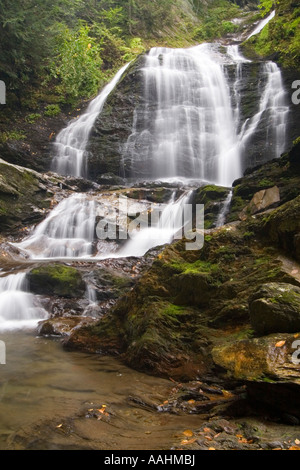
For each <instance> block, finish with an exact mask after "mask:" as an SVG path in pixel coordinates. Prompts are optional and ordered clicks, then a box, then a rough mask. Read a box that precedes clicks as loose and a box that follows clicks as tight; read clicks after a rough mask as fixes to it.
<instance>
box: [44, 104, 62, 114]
mask: <svg viewBox="0 0 300 470" xmlns="http://www.w3.org/2000/svg"><path fill="white" fill-rule="evenodd" d="M59 113H60V107H59V105H58V104H48V106H46V108H45V112H44V114H45V116H48V117H54V116H57V115H58V114H59Z"/></svg>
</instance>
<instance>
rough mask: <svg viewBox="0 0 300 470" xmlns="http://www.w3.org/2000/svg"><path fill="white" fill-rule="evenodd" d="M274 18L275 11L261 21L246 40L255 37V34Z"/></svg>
mask: <svg viewBox="0 0 300 470" xmlns="http://www.w3.org/2000/svg"><path fill="white" fill-rule="evenodd" d="M274 16H275V10H273V11H272V12H271V13H270V14H269V15H268V16H267V17H266V18H265V19H263V20H261V21H260V22H259V24H258V25H257V27H256V28H255V29H254V31H252V33H251V34H250V35H249V36H248V37H247V39H250V38H251V37H252V36H255V35H256V34H259V33H260V32H261V31H262V30H263V28H264V27H265V26H266V25H267V24H268V23H269V21H271V20H272V19H273V18H274Z"/></svg>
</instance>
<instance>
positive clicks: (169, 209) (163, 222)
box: [118, 191, 193, 257]
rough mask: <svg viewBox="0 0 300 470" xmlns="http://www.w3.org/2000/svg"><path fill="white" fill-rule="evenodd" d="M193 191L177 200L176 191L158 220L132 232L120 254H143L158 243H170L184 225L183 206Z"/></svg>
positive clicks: (123, 255) (126, 255)
mask: <svg viewBox="0 0 300 470" xmlns="http://www.w3.org/2000/svg"><path fill="white" fill-rule="evenodd" d="M192 192H193V191H188V192H187V193H184V194H183V195H182V196H181V197H180V198H178V199H177V200H175V193H173V196H172V198H171V201H170V202H169V204H167V205H166V206H165V207H164V209H163V210H162V212H161V214H158V215H159V216H158V218H157V219H158V220H157V222H156V223H155V224H151V226H150V227H148V226H147V227H145V228H144V229H142V230H136V231H134V232H131V233H130V237H131V239H130V240H129V241H128V242H127V243H126V244H125V246H124V247H123V248H122V249H121V250H120V251H119V253H118V256H121V257H128V256H143V255H144V254H145V253H147V251H148V250H150V249H151V248H153V247H155V246H157V245H164V244H165V243H170V242H171V241H172V240H173V238H174V236H175V235H176V232H178V231H180V230H181V229H182V227H183V208H184V206H185V204H188V203H189V202H190V198H191V195H192ZM186 222H189V221H186Z"/></svg>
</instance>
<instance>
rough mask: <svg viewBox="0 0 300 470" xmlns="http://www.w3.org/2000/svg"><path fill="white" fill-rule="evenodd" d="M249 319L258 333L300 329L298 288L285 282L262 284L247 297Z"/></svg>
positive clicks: (294, 331) (289, 331)
mask: <svg viewBox="0 0 300 470" xmlns="http://www.w3.org/2000/svg"><path fill="white" fill-rule="evenodd" d="M249 308H250V321H251V325H252V327H253V328H254V330H255V331H256V332H257V333H258V334H260V335H265V334H270V333H278V332H282V333H296V332H298V331H300V288H299V287H297V286H293V285H291V284H287V283H276V282H272V283H269V284H264V285H263V286H261V288H260V289H258V290H257V291H256V292H255V293H254V294H253V295H252V296H251V297H250V299H249Z"/></svg>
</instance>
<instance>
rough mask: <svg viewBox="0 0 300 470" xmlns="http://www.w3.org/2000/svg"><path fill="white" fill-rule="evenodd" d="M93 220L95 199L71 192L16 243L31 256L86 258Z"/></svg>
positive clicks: (90, 245)
mask: <svg viewBox="0 0 300 470" xmlns="http://www.w3.org/2000/svg"><path fill="white" fill-rule="evenodd" d="M95 219H96V203H95V201H93V200H92V199H91V198H89V197H87V196H86V195H85V194H74V195H72V196H70V197H68V198H66V199H64V200H63V201H62V202H60V203H59V204H58V205H57V206H56V207H55V208H54V209H53V210H52V211H51V212H50V214H49V215H48V217H47V218H46V219H45V220H44V221H43V222H42V223H41V224H39V225H38V226H37V227H36V229H35V230H34V232H33V233H32V234H31V235H30V236H29V237H28V238H26V239H25V240H24V241H23V242H21V243H19V244H17V245H16V246H17V247H18V248H19V249H21V250H24V251H25V252H26V253H27V254H29V255H30V257H31V258H33V259H48V258H86V257H89V256H91V255H92V244H93V241H94V238H95V233H94V231H95Z"/></svg>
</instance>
